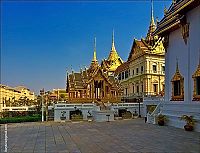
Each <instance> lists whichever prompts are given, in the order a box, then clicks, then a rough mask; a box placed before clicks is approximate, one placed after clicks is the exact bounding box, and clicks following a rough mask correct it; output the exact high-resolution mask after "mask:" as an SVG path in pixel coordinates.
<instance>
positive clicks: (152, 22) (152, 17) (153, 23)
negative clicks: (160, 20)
mask: <svg viewBox="0 0 200 153" xmlns="http://www.w3.org/2000/svg"><path fill="white" fill-rule="evenodd" d="M150 24H151V25H152V26H153V25H155V21H154V16H153V0H151V23H150Z"/></svg>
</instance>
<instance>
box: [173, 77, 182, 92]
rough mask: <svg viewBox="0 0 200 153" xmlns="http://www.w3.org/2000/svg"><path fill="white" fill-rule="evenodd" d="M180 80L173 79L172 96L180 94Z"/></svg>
mask: <svg viewBox="0 0 200 153" xmlns="http://www.w3.org/2000/svg"><path fill="white" fill-rule="evenodd" d="M180 95H181V92H180V80H178V81H174V96H180Z"/></svg>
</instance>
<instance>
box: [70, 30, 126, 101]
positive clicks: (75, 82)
mask: <svg viewBox="0 0 200 153" xmlns="http://www.w3.org/2000/svg"><path fill="white" fill-rule="evenodd" d="M122 63H123V61H122V59H121V58H120V56H119V55H118V53H117V51H116V49H115V43H114V32H113V35H112V46H111V51H110V54H109V57H108V58H107V59H104V60H103V61H102V62H101V64H99V63H98V60H97V57H96V39H95V42H94V52H93V59H92V61H91V64H90V66H89V68H85V69H84V70H82V69H81V70H80V72H74V71H72V72H71V73H70V74H69V73H67V85H66V89H67V93H68V96H69V97H68V102H70V103H94V102H95V103H97V102H100V103H102V102H103V103H105V102H106V103H107V102H110V103H114V102H120V101H121V95H122V88H121V86H120V84H119V81H118V80H117V79H116V78H115V77H114V75H113V73H114V71H115V70H116V69H117V67H118V66H120V65H121V64H122Z"/></svg>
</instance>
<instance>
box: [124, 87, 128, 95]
mask: <svg viewBox="0 0 200 153" xmlns="http://www.w3.org/2000/svg"><path fill="white" fill-rule="evenodd" d="M125 94H126V96H127V95H128V89H127V88H126V89H125Z"/></svg>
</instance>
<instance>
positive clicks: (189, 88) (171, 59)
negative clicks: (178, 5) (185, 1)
mask: <svg viewBox="0 0 200 153" xmlns="http://www.w3.org/2000/svg"><path fill="white" fill-rule="evenodd" d="M187 22H189V23H190V28H189V29H190V33H189V38H188V42H187V44H185V43H184V40H183V38H182V34H181V28H179V29H177V30H175V31H173V32H171V33H170V35H169V45H168V49H167V53H166V79H165V101H169V100H170V99H171V93H172V85H171V79H172V77H173V75H174V74H175V72H176V58H178V64H179V71H180V73H181V75H182V76H183V77H184V102H189V101H190V102H191V100H192V94H193V79H192V74H193V73H194V72H195V70H196V68H197V65H198V62H199V52H200V28H199V27H200V7H197V8H195V9H193V10H192V11H190V12H188V14H187Z"/></svg>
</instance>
